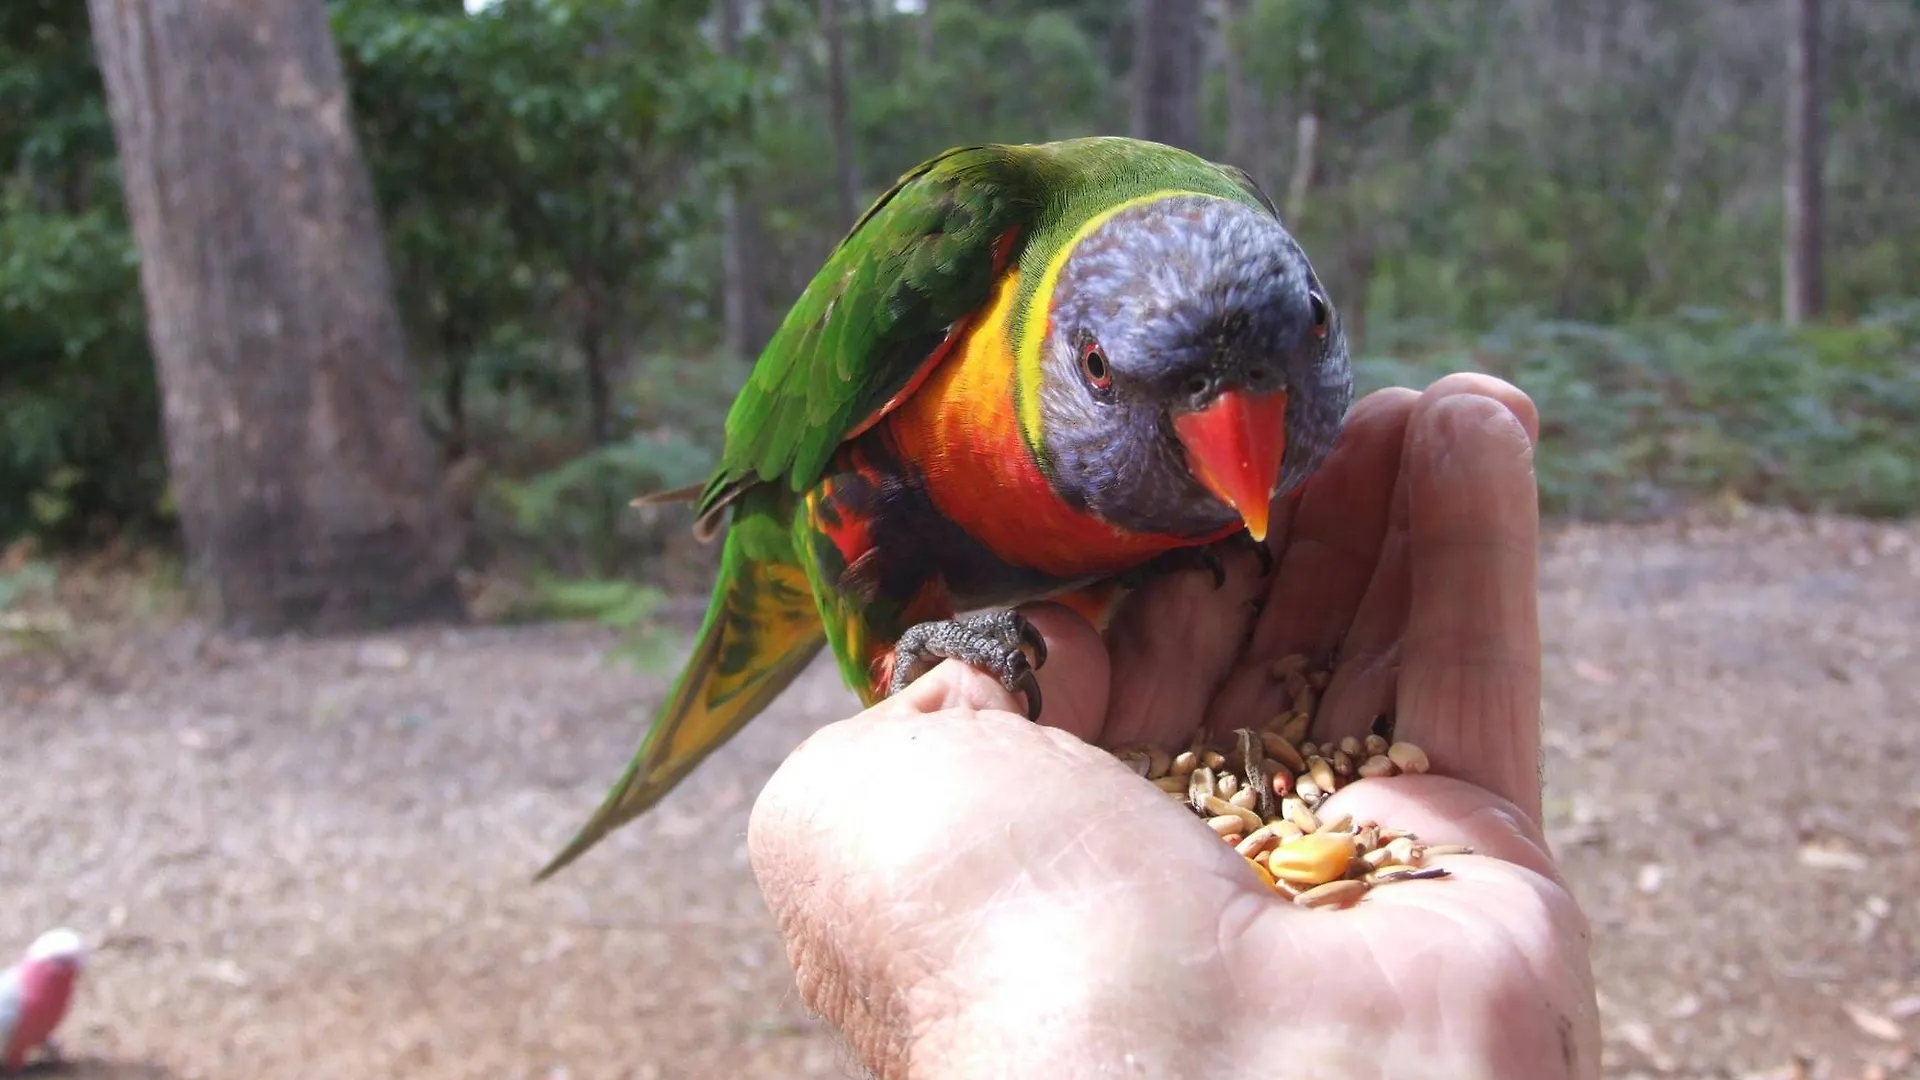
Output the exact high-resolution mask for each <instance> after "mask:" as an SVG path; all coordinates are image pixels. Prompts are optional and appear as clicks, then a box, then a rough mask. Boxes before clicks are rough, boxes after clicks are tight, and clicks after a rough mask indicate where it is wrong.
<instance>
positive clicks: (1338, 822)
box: [1315, 814, 1360, 845]
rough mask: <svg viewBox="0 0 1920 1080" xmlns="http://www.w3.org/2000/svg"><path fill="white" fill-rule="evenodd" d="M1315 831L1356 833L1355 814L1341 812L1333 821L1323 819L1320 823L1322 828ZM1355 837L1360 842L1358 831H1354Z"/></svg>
mask: <svg viewBox="0 0 1920 1080" xmlns="http://www.w3.org/2000/svg"><path fill="white" fill-rule="evenodd" d="M1315 831H1316V832H1327V833H1354V828H1353V815H1352V814H1341V815H1340V816H1339V817H1337V818H1334V819H1333V820H1332V821H1323V822H1321V823H1320V828H1318V829H1317V830H1315ZM1353 839H1354V843H1355V844H1356V845H1357V844H1358V843H1359V842H1360V837H1359V835H1358V834H1357V833H1354V838H1353Z"/></svg>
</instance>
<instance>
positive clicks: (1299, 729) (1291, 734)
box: [1280, 711, 1313, 747]
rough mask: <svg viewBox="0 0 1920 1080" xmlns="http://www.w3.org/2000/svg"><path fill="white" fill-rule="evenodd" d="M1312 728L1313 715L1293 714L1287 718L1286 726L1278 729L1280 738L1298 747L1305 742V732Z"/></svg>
mask: <svg viewBox="0 0 1920 1080" xmlns="http://www.w3.org/2000/svg"><path fill="white" fill-rule="evenodd" d="M1312 727H1313V714H1312V713H1304V712H1298V711H1296V712H1293V713H1291V714H1289V715H1288V716H1287V722H1286V725H1285V726H1283V727H1282V728H1281V729H1280V737H1281V738H1283V739H1285V740H1287V741H1288V742H1290V743H1292V744H1293V745H1294V746H1296V747H1297V746H1299V745H1300V744H1301V743H1302V742H1304V741H1305V740H1306V737H1307V732H1308V731H1309V730H1311V729H1312Z"/></svg>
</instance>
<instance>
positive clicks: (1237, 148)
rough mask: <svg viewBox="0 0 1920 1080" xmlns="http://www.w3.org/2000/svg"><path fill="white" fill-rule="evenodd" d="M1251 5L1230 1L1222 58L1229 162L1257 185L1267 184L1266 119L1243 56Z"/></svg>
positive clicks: (1223, 22) (1222, 25) (1222, 33)
mask: <svg viewBox="0 0 1920 1080" xmlns="http://www.w3.org/2000/svg"><path fill="white" fill-rule="evenodd" d="M1251 6H1252V5H1251V0H1227V3H1226V8H1225V10H1223V11H1222V12H1221V13H1220V15H1221V17H1220V56H1221V58H1222V60H1223V61H1224V62H1225V68H1226V70H1225V72H1224V74H1225V77H1226V81H1227V163H1228V164H1231V165H1238V166H1239V167H1240V168H1242V169H1245V170H1246V171H1247V174H1248V175H1249V176H1252V177H1253V179H1254V182H1255V183H1258V184H1263V185H1264V183H1265V177H1266V171H1267V148H1266V139H1265V137H1264V136H1265V135H1266V117H1265V116H1263V115H1262V114H1261V109H1260V94H1259V91H1258V90H1257V89H1256V88H1255V87H1254V85H1253V80H1252V78H1251V77H1249V76H1248V74H1247V71H1246V63H1245V60H1244V57H1243V55H1242V46H1243V44H1244V42H1245V40H1246V29H1247V23H1248V19H1249V16H1250V14H1251Z"/></svg>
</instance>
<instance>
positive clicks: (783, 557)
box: [534, 518, 826, 882]
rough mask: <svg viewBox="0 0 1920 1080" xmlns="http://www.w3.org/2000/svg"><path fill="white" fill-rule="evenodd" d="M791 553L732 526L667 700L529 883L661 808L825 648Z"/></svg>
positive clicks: (753, 530)
mask: <svg viewBox="0 0 1920 1080" xmlns="http://www.w3.org/2000/svg"><path fill="white" fill-rule="evenodd" d="M743 526H744V528H743ZM755 541H759V542H758V543H756V542H755ZM791 550H792V548H791V544H790V542H789V541H788V540H787V537H786V535H785V531H784V530H783V529H781V528H780V526H779V525H778V524H777V523H775V522H774V521H771V520H767V519H764V518H761V519H757V520H749V521H736V522H735V524H734V527H733V528H732V529H731V530H730V531H729V532H728V535H727V540H726V546H725V548H724V549H723V550H722V552H721V556H720V576H719V580H718V581H716V582H715V583H714V587H713V600H712V602H711V603H709V604H708V606H707V614H706V618H705V620H704V621H703V622H702V623H701V626H700V635H699V638H698V640H697V642H696V643H695V645H694V650H693V655H692V656H691V657H690V658H688V660H687V665H686V668H685V669H684V670H683V671H682V672H681V673H680V678H679V681H678V682H676V683H675V684H674V687H673V693H672V694H671V695H670V696H669V697H668V698H667V700H666V702H665V703H664V704H663V705H662V706H661V707H660V710H659V712H658V713H657V714H656V715H655V717H654V721H653V726H652V728H650V729H649V730H648V732H647V736H646V739H645V741H643V742H642V743H641V745H640V750H639V752H638V753H636V754H635V755H634V758H633V762H632V763H631V764H630V765H628V766H627V771H626V773H625V775H623V776H622V777H621V778H620V782H619V783H617V784H615V785H614V788H613V791H612V792H611V793H609V794H608V795H607V798H606V800H605V801H604V802H602V803H601V804H600V808H599V809H598V810H595V811H594V813H593V816H592V817H591V818H590V819H588V821H587V823H586V825H584V826H582V827H581V829H580V831H579V833H578V834H577V835H575V836H574V838H573V840H572V841H570V842H569V843H568V844H567V846H566V847H565V848H564V849H562V850H561V852H560V853H559V854H558V855H556V856H554V857H553V860H552V861H551V862H549V863H547V865H546V866H545V867H544V868H542V869H541V871H540V872H539V874H537V875H536V876H535V878H534V880H535V881H536V882H538V881H545V880H546V879H547V878H549V877H552V876H553V875H554V874H555V873H557V872H558V871H559V870H560V869H561V868H562V867H565V866H566V865H567V864H568V863H571V862H573V861H574V860H575V859H578V858H579V857H580V856H581V855H583V854H585V853H586V852H587V850H588V849H589V848H591V847H593V846H594V845H595V844H597V843H599V842H600V841H601V840H603V839H605V838H606V837H607V835H608V834H610V833H612V832H613V831H614V830H615V829H618V828H619V827H620V826H622V825H625V824H626V823H628V822H630V821H632V820H633V819H634V818H636V817H639V816H640V815H641V814H642V813H645V812H646V811H647V810H648V809H649V808H650V807H652V806H653V804H655V803H656V802H659V801H660V799H661V798H662V797H663V796H665V795H666V793H667V792H668V791H671V790H672V789H673V787H674V785H675V784H678V783H679V782H680V781H681V780H682V779H684V778H685V777H686V775H687V774H688V773H690V772H692V771H693V769H694V767H695V766H697V765H699V764H700V763H701V762H702V761H704V760H705V759H706V758H707V756H708V755H709V754H711V753H713V752H714V751H715V750H717V749H719V748H720V747H721V745H722V744H724V743H725V742H726V741H727V740H728V739H730V738H732V737H733V736H734V734H735V733H737V732H738V731H739V730H740V729H741V728H742V727H744V726H746V724H747V722H748V721H750V720H752V719H753V718H754V717H755V716H757V715H759V714H760V711H761V710H762V709H765V708H766V707H767V705H768V703H770V702H771V701H772V700H773V699H774V698H775V697H777V696H778V695H779V694H780V692H781V691H783V690H785V689H786V688H787V685H788V684H789V683H791V682H792V681H793V679H794V676H796V675H798V674H800V672H801V671H802V670H803V669H804V668H805V667H806V666H807V664H808V663H809V662H811V661H812V660H813V658H814V656H815V655H816V654H818V653H819V651H820V649H821V648H822V647H823V646H824V645H825V644H826V631H825V630H824V629H823V628H822V626H821V623H820V614H819V609H818V608H817V607H816V606H815V604H814V599H813V593H812V590H811V589H810V587H809V585H808V582H807V576H806V573H805V571H804V570H802V569H801V567H800V565H799V564H798V563H797V562H796V561H795V560H794V559H793V557H792V555H791Z"/></svg>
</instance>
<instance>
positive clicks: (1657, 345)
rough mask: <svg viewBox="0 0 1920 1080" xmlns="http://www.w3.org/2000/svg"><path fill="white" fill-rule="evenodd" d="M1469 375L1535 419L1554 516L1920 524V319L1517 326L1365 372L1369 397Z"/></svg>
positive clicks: (1546, 499)
mask: <svg viewBox="0 0 1920 1080" xmlns="http://www.w3.org/2000/svg"><path fill="white" fill-rule="evenodd" d="M1465 370H1475V371H1483V372H1487V373H1489V374H1494V375H1498V376H1500V377H1502V378H1505V379H1508V380H1510V381H1512V382H1513V383H1514V384H1515V385H1517V386H1519V387H1520V388H1521V389H1523V390H1525V391H1526V392H1527V393H1528V394H1529V395H1530V396H1531V397H1532V398H1533V399H1534V402H1535V403H1536V404H1537V405H1538V406H1539V409H1540V414H1541V440H1540V448H1539V453H1538V460H1537V467H1538V471H1539V476H1540V486H1541V497H1542V500H1543V505H1544V508H1545V509H1546V510H1547V511H1548V512H1550V513H1556V514H1567V515H1574V516H1581V517H1617V516H1629V515H1638V514H1648V513H1659V512H1664V511H1669V510H1672V509H1675V508H1676V507H1678V506H1680V505H1683V504H1684V503H1685V502H1687V501H1689V500H1693V499H1698V498H1702V497H1708V496H1713V495H1717V494H1734V495H1738V496H1740V497H1741V498H1744V499H1746V500H1748V501H1752V502H1761V503H1770V504H1776V505H1787V506H1793V507H1797V508H1801V509H1807V510H1815V509H1820V510H1833V511H1840V512H1845V513H1858V514H1868V515H1906V514H1911V513H1914V512H1916V511H1920V306H1916V305H1906V306H1903V307H1898V308H1890V309H1888V310H1885V311H1880V312H1876V313H1875V314H1873V315H1872V316H1870V317H1869V318H1866V319H1863V320H1862V321H1861V322H1860V323H1858V324H1857V325H1854V326H1849V327H1827V328H1817V329H1809V330H1803V331H1792V330H1788V329H1786V328H1783V327H1781V326H1779V325H1778V324H1770V323H1749V322H1745V321H1743V320H1740V319H1738V318H1737V317H1733V316H1730V315H1728V314H1726V313H1719V312H1704V311H1690V312H1685V313H1682V314H1679V315H1676V316H1673V317H1670V318H1666V319H1660V320H1652V321H1648V322H1645V323H1637V324H1629V325H1622V326H1615V327H1600V326H1593V325H1589V324H1581V323H1570V322H1553V321H1533V320H1523V319H1516V320H1512V321H1510V322H1508V323H1507V324H1505V325H1502V326H1501V327H1499V328H1497V329H1495V330H1494V331H1492V332H1491V333H1489V334H1487V335H1486V336H1485V337H1483V338H1481V339H1480V340H1478V341H1477V342H1475V343H1473V344H1472V345H1471V346H1470V347H1467V348H1442V349H1437V350H1432V351H1427V352H1424V353H1421V354H1417V355H1416V357H1415V358H1414V359H1412V360H1405V359H1402V360H1390V359H1380V358H1369V359H1368V360H1366V361H1364V362H1363V364H1362V373H1363V384H1364V386H1365V387H1366V388H1367V389H1373V388H1377V387H1379V386H1383V385H1409V386H1416V387H1417V386H1422V385H1425V384H1426V383H1427V382H1428V381H1430V380H1431V379H1433V378H1436V377H1438V376H1440V375H1442V374H1445V373H1447V372H1450V371H1465Z"/></svg>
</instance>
